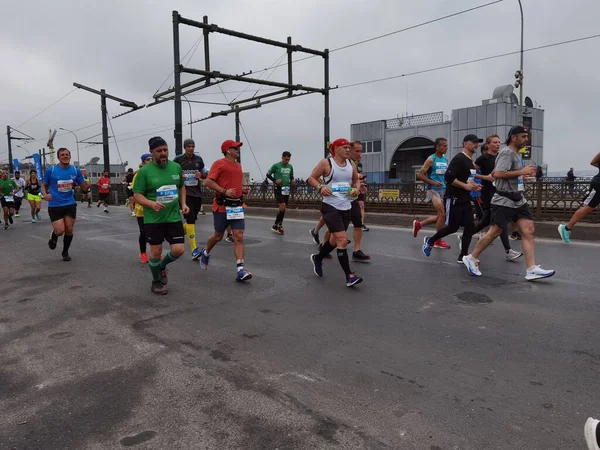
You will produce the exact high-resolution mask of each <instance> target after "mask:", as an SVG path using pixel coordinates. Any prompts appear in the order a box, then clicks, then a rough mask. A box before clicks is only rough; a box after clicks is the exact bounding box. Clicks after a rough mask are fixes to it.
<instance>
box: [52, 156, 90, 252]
mask: <svg viewBox="0 0 600 450" xmlns="http://www.w3.org/2000/svg"><path fill="white" fill-rule="evenodd" d="M56 155H57V157H58V164H55V165H54V166H51V167H48V168H47V169H46V173H45V174H44V182H43V184H42V194H43V195H42V196H43V197H44V200H46V201H47V202H48V215H49V216H50V220H51V221H52V234H51V235H50V240H49V241H48V247H50V250H54V249H55V248H56V243H57V241H58V237H59V236H62V235H63V234H64V235H65V237H64V238H63V251H62V254H61V256H62V259H63V261H71V257H70V256H69V248H70V247H71V242H73V227H74V226H75V219H76V218H77V202H76V201H75V195H74V194H75V191H74V189H73V188H74V187H75V186H77V185H80V186H82V188H84V189H89V187H90V186H89V184H87V183H86V182H85V181H84V180H83V175H82V174H81V170H79V169H78V168H77V167H75V166H72V165H71V152H70V151H69V150H68V149H66V148H64V147H63V148H59V149H58V152H56Z"/></svg>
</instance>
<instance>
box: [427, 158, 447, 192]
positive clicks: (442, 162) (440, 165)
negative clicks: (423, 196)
mask: <svg viewBox="0 0 600 450" xmlns="http://www.w3.org/2000/svg"><path fill="white" fill-rule="evenodd" d="M430 158H431V159H433V164H432V165H431V168H430V169H429V173H428V174H427V178H429V179H430V180H432V181H438V182H440V183H442V185H441V186H439V187H436V186H431V185H430V184H428V185H427V189H433V190H434V191H440V190H442V189H446V179H445V178H444V175H445V174H446V170H448V159H447V158H446V157H445V156H441V157H439V158H438V157H437V156H436V154H435V153H434V154H433V155H431V156H430Z"/></svg>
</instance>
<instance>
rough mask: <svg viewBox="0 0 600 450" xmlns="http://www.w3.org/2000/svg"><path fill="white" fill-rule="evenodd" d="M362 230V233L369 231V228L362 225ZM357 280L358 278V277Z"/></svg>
mask: <svg viewBox="0 0 600 450" xmlns="http://www.w3.org/2000/svg"><path fill="white" fill-rule="evenodd" d="M362 230H363V231H369V227H368V226H366V225H365V224H364V223H363V225H362ZM359 278H360V277H359Z"/></svg>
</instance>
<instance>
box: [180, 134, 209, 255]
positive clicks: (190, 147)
mask: <svg viewBox="0 0 600 450" xmlns="http://www.w3.org/2000/svg"><path fill="white" fill-rule="evenodd" d="M195 148H196V144H195V143H194V141H193V140H192V139H186V140H185V141H184V142H183V149H184V150H185V151H184V153H183V154H181V155H178V156H176V157H175V159H174V161H175V162H176V163H177V164H179V165H180V166H181V168H182V170H183V181H184V184H185V202H186V204H187V205H188V207H189V208H190V212H189V213H188V214H186V215H185V216H184V217H185V222H186V223H185V225H184V229H185V234H186V235H187V237H188V242H189V244H190V250H191V252H192V259H193V260H196V259H198V258H200V256H201V252H200V249H199V248H198V246H197V245H196V220H197V219H198V213H199V212H200V207H201V206H202V185H201V184H200V180H202V179H203V178H206V175H207V174H208V170H207V169H206V166H205V165H204V161H203V160H202V158H201V157H200V156H199V155H196V154H195V153H194V149H195Z"/></svg>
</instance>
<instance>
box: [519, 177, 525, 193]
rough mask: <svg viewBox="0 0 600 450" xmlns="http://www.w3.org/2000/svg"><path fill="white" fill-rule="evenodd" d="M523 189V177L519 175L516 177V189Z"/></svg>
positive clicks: (520, 190) (521, 190)
mask: <svg viewBox="0 0 600 450" xmlns="http://www.w3.org/2000/svg"><path fill="white" fill-rule="evenodd" d="M524 190H525V183H524V182H523V177H519V178H518V179H517V191H518V192H523V191H524Z"/></svg>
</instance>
